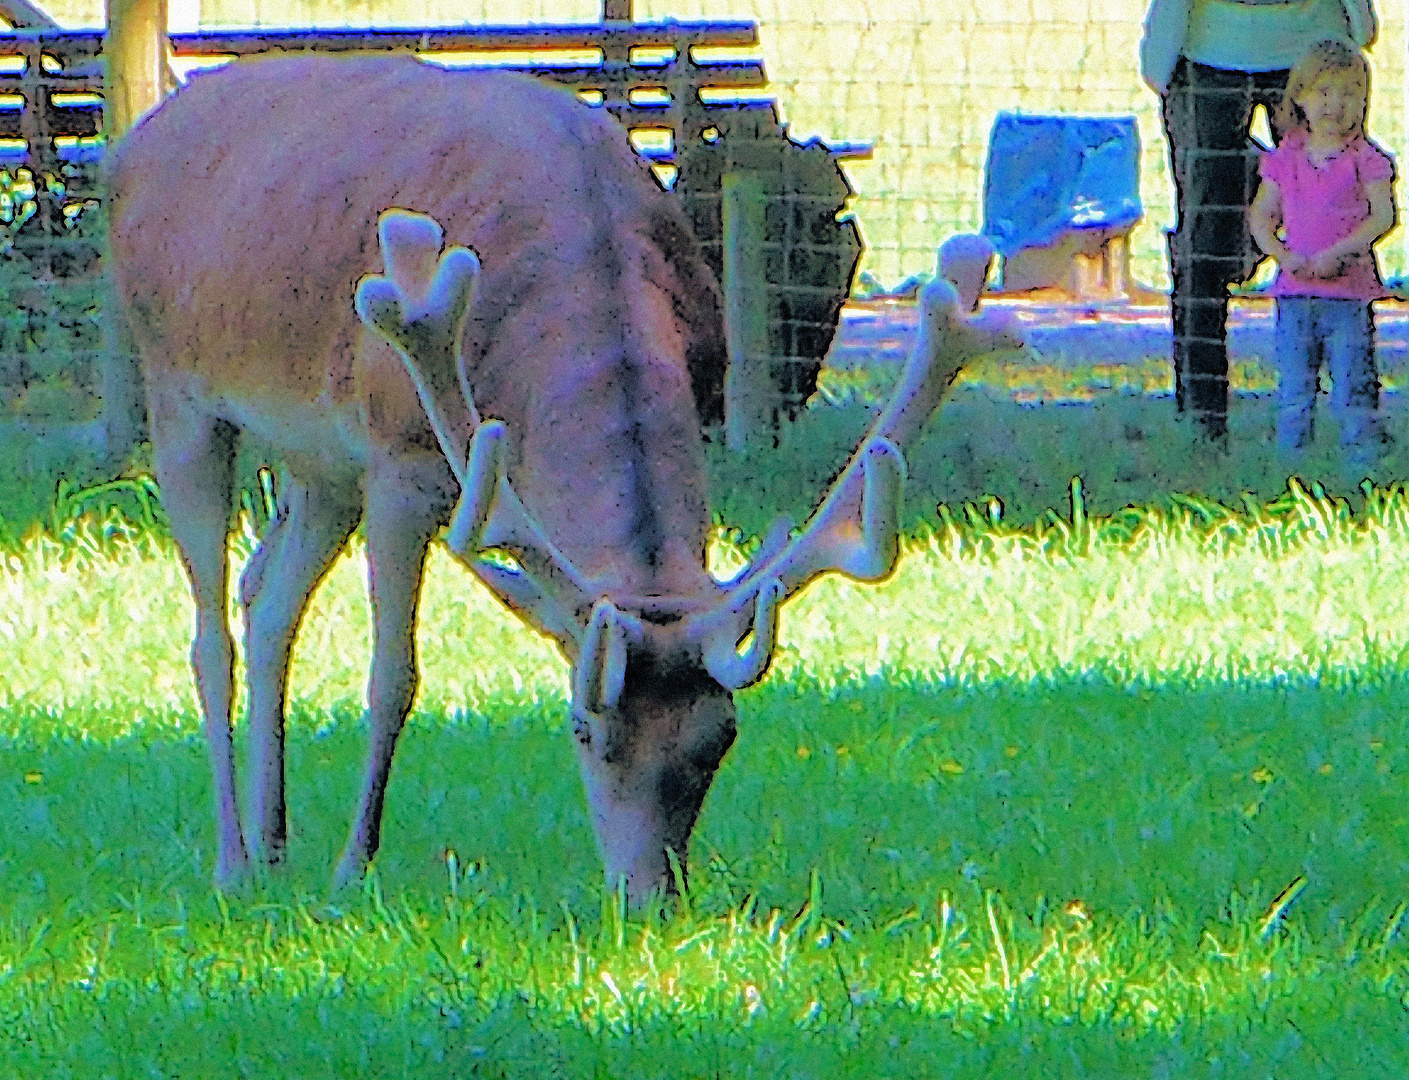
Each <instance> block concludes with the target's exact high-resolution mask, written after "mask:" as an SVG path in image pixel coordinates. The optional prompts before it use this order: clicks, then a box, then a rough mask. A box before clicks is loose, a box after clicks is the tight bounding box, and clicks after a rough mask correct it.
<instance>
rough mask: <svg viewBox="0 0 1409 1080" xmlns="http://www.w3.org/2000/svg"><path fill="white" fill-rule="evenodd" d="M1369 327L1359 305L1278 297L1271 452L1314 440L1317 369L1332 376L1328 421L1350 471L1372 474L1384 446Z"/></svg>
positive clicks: (1363, 304)
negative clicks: (1334, 423)
mask: <svg viewBox="0 0 1409 1080" xmlns="http://www.w3.org/2000/svg"><path fill="white" fill-rule="evenodd" d="M1374 337H1375V324H1374V321H1373V319H1372V317H1371V314H1370V305H1369V304H1368V303H1367V302H1366V301H1364V300H1340V299H1330V298H1326V297H1319V296H1279V297H1278V298H1277V330H1276V336H1275V345H1276V354H1277V368H1278V370H1279V371H1280V373H1281V383H1280V385H1279V386H1278V387H1277V445H1278V446H1279V447H1281V448H1282V449H1283V450H1284V451H1291V450H1299V449H1301V448H1302V447H1305V446H1306V445H1307V444H1309V443H1310V441H1311V437H1312V406H1313V405H1314V404H1315V403H1316V369H1317V368H1318V367H1320V365H1321V361H1322V359H1324V360H1325V362H1326V367H1327V369H1328V370H1329V372H1330V376H1331V400H1330V406H1331V415H1332V416H1333V417H1335V418H1336V419H1337V420H1338V421H1340V432H1341V446H1342V447H1344V448H1345V449H1346V450H1347V451H1348V453H1347V458H1348V459H1351V463H1352V465H1355V466H1364V467H1370V466H1372V465H1373V463H1374V462H1375V460H1376V454H1377V452H1378V451H1379V449H1380V444H1381V442H1382V441H1383V433H1382V432H1381V430H1380V410H1379V404H1380V400H1379V399H1380V381H1379V377H1378V376H1377V374H1376V372H1375V342H1374Z"/></svg>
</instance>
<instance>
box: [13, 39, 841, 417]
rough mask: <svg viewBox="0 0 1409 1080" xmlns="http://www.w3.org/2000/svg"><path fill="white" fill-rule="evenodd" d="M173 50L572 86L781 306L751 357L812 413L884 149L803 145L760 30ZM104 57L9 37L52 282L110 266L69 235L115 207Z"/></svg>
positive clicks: (742, 285)
mask: <svg viewBox="0 0 1409 1080" xmlns="http://www.w3.org/2000/svg"><path fill="white" fill-rule="evenodd" d="M168 41H169V43H170V48H171V53H172V55H173V56H174V57H175V58H176V59H177V60H178V61H179V60H186V61H214V62H217V63H216V64H200V63H194V64H187V65H183V66H185V67H187V68H189V74H188V77H194V78H198V77H199V71H200V70H201V69H202V68H203V67H210V66H217V65H218V62H219V61H220V60H223V59H235V58H237V57H240V56H251V55H259V54H271V53H299V52H320V53H348V52H357V53H368V52H389V53H396V52H400V53H410V54H414V55H417V56H419V57H420V58H421V59H423V60H425V61H427V62H430V63H435V64H441V65H444V66H446V67H479V68H490V69H495V70H514V71H522V72H528V73H532V74H534V75H536V76H539V77H541V78H544V79H548V80H550V81H553V82H557V83H560V84H562V85H564V86H566V87H568V88H570V89H572V90H573V91H575V92H576V93H577V94H578V96H579V97H580V98H581V99H582V100H583V101H584V103H585V104H587V105H589V106H592V107H598V108H602V109H604V110H606V111H607V112H609V113H611V114H612V115H613V116H615V117H616V118H617V119H618V120H619V121H620V122H621V123H622V125H623V126H624V128H625V129H626V133H627V136H628V138H629V139H630V142H631V145H632V147H633V148H634V150H635V151H636V153H637V154H638V155H639V156H640V157H641V158H643V159H644V160H645V161H646V162H647V163H648V164H649V165H650V167H651V170H652V172H653V173H654V175H655V176H656V179H657V181H658V182H659V183H660V185H661V186H662V187H663V188H665V189H667V190H673V191H674V193H675V195H676V197H677V198H679V200H680V202H681V205H682V207H683V209H684V210H685V212H686V215H687V217H688V218H689V219H690V221H691V223H692V225H693V227H694V229H695V233H696V236H697V237H698V239H699V240H700V243H701V246H702V249H703V252H704V255H705V258H706V259H707V260H708V261H709V262H710V263H711V265H712V267H713V269H714V270H715V273H716V275H718V276H719V278H720V280H721V283H722V285H723V286H724V289H725V292H726V294H728V293H731V292H738V291H739V290H745V291H751V290H761V292H760V295H761V296H764V297H766V299H767V303H766V324H765V328H764V331H763V333H764V336H763V337H762V338H761V339H758V340H756V341H755V342H754V343H753V344H752V346H751V347H750V349H749V350H748V351H749V353H750V355H751V358H752V362H754V363H761V364H762V365H764V367H765V369H766V370H767V371H769V372H770V374H771V376H772V381H773V384H774V385H775V386H776V387H777V389H778V392H779V401H778V408H777V410H775V412H777V413H780V414H783V415H789V414H795V413H796V412H797V410H798V409H800V408H801V406H802V405H803V403H804V402H805V401H806V399H807V398H808V397H809V396H810V395H811V394H812V392H813V391H814V390H815V387H816V379H817V371H818V369H819V367H820V365H821V361H822V358H823V357H824V356H825V354H826V352H827V349H828V348H829V347H830V344H831V341H832V338H833V336H834V334H835V331H836V326H837V321H838V318H839V316H840V309H841V305H842V303H843V301H844V300H845V298H846V295H847V293H848V291H849V288H850V283H851V279H852V275H853V273H854V271H855V268H856V265H857V263H858V261H859V258H860V251H861V242H860V236H859V233H858V231H857V228H856V224H855V222H854V221H852V220H850V219H839V215H840V212H841V211H842V210H843V209H844V207H845V205H846V203H847V201H848V199H849V198H850V197H851V196H852V194H853V192H852V190H851V188H850V186H849V185H848V183H847V181H846V179H845V177H844V176H843V174H842V173H841V170H840V169H839V168H838V164H837V162H838V160H839V159H841V158H846V157H864V156H867V155H868V153H869V147H868V146H866V145H862V144H843V145H839V146H827V145H826V144H823V143H821V142H820V141H819V140H815V139H814V140H811V141H810V142H808V143H806V144H798V143H796V142H794V141H792V140H791V139H789V138H788V137H787V131H786V127H785V126H783V125H781V124H780V123H779V120H778V115H777V109H776V105H775V103H774V101H773V99H772V97H771V96H770V95H769V94H768V92H767V86H768V80H767V76H766V74H765V72H764V68H763V63H762V61H761V60H760V59H758V58H757V57H755V56H749V55H747V53H748V51H749V50H752V49H755V48H756V47H757V46H758V31H757V27H756V25H755V24H753V23H746V22H698V23H697V22H676V21H664V22H658V23H637V22H630V21H625V20H615V21H604V22H603V23H600V24H596V25H577V26H543V27H504V26H479V27H457V28H454V29H446V28H398V29H358V30H290V29H281V30H260V31H229V32H199V33H175V34H170V35H168ZM102 50H103V34H102V32H101V31H96V30H61V29H56V28H40V29H24V30H16V31H13V32H10V33H6V34H0V166H3V167H6V168H8V169H9V170H10V172H11V173H12V174H13V173H16V172H17V170H19V169H20V168H26V169H28V170H29V172H30V174H31V175H32V176H34V177H35V178H37V179H36V183H35V186H36V189H37V190H38V195H37V199H38V202H39V203H40V207H39V211H38V213H37V214H36V216H37V217H38V218H39V219H40V220H38V221H37V222H35V223H34V226H35V227H34V228H31V229H29V230H28V235H27V237H26V238H25V239H24V241H23V243H21V241H20V240H18V239H17V240H16V243H15V246H16V248H21V247H23V248H24V249H25V250H26V252H27V253H29V254H30V255H31V256H32V258H33V261H34V265H35V266H36V267H38V268H39V272H38V276H40V277H41V278H46V279H54V278H56V277H57V278H68V277H71V276H73V275H74V274H75V273H80V274H81V273H83V272H96V271H97V259H96V243H95V241H94V240H93V239H92V238H91V237H90V238H87V239H84V240H80V239H79V238H77V237H75V236H72V235H70V234H71V233H72V231H73V230H71V229H69V228H68V225H69V224H70V223H71V222H72V221H73V220H74V218H75V217H76V214H77V211H79V210H81V209H82V208H84V207H86V206H91V205H94V204H95V203H96V201H97V200H98V199H99V198H100V197H101V192H100V191H99V190H98V187H97V177H98V169H97V164H98V162H99V161H100V160H101V156H102V145H103V140H102V133H103V74H104V73H103V63H102ZM739 172H750V173H752V174H754V175H755V176H759V177H762V178H763V190H764V191H765V193H766V201H767V203H768V210H767V212H766V213H765V214H764V215H763V217H762V219H761V220H762V224H763V232H764V234H763V235H762V236H760V237H758V238H757V241H758V243H757V254H756V256H755V257H754V259H753V261H752V262H750V263H749V266H750V280H748V281H742V280H725V278H726V273H725V264H726V258H725V251H724V246H723V243H722V240H723V234H724V231H725V217H726V216H727V212H726V210H725V207H724V204H723V199H722V195H721V192H722V186H723V183H724V177H725V176H726V175H727V174H730V173H739ZM50 178H58V180H59V182H58V183H57V184H55V183H51V182H50ZM85 244H86V245H87V246H86V247H85ZM78 336H79V337H81V338H85V339H86V338H89V337H91V334H90V333H80V334H79V335H78ZM733 336H735V337H736V336H737V335H733ZM76 344H77V343H76ZM84 344H88V342H87V341H86V340H85V342H84ZM3 351H5V350H4V349H3V347H0V352H3ZM78 352H83V353H84V355H83V356H81V357H80V356H79V355H77V353H78ZM87 353H88V350H87V349H82V348H80V349H76V350H74V354H73V355H72V356H71V362H70V363H68V364H67V365H65V372H66V374H67V377H68V378H69V380H70V381H71V382H73V383H74V384H75V385H77V386H79V387H80V388H83V389H89V390H91V389H93V384H94V383H95V381H96V373H95V371H96V369H95V365H94V363H93V362H92V361H91V360H90V358H89V356H88V355H87ZM52 366H53V365H52V364H50V365H45V367H46V369H47V367H52ZM35 370H37V369H36V368H35V365H34V364H33V363H31V362H30V361H29V358H28V357H19V358H16V357H11V356H0V394H3V391H4V390H5V384H8V383H13V381H14V380H15V379H16V378H19V379H21V380H22V381H24V380H25V378H26V374H27V373H30V372H33V371H35Z"/></svg>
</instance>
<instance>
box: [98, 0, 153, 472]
mask: <svg viewBox="0 0 1409 1080" xmlns="http://www.w3.org/2000/svg"><path fill="white" fill-rule="evenodd" d="M104 6H105V9H106V10H105V14H106V17H107V31H106V33H105V34H104V38H103V56H104V59H105V60H106V61H107V74H106V75H105V77H104V88H103V89H104V93H103V99H104V100H103V126H104V129H105V134H106V136H107V141H108V143H109V145H111V144H112V143H114V142H116V141H117V140H118V139H120V138H121V137H122V136H123V135H124V134H125V133H126V132H127V131H128V130H129V129H130V128H131V127H132V125H133V124H135V123H137V121H138V120H139V119H141V117H142V115H143V114H144V113H146V112H148V111H150V110H151V109H154V108H156V107H157V106H158V105H160V104H161V101H162V97H163V95H164V90H165V81H166V73H167V59H166V53H167V38H166V29H167V28H166V22H167V0H105V5H104ZM103 253H104V255H105V256H106V255H107V245H106V243H105V244H104V251H103ZM103 261H104V263H105V265H104V267H103V291H102V304H103V351H102V357H101V360H100V372H99V393H100V394H101V395H102V402H103V414H102V415H103V419H102V424H103V451H104V465H105V467H106V468H107V470H108V471H110V472H118V471H120V470H121V469H122V468H123V467H124V466H125V465H126V464H127V461H128V458H129V457H130V455H131V453H132V451H133V450H134V449H135V448H136V446H137V443H138V441H139V440H140V439H141V438H142V437H143V435H144V434H145V431H144V429H145V427H146V422H145V421H146V411H147V410H146V392H145V391H146V387H145V386H144V385H143V382H142V371H141V367H140V364H139V363H138V359H137V348H136V345H135V343H134V342H133V340H132V334H131V331H130V329H129V328H128V327H127V324H126V321H125V320H124V319H122V318H121V316H120V314H119V309H118V298H117V289H116V285H115V283H114V281H113V277H112V267H111V265H109V264H108V263H109V260H108V259H106V258H105V259H104V260H103Z"/></svg>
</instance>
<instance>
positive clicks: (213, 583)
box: [149, 384, 249, 886]
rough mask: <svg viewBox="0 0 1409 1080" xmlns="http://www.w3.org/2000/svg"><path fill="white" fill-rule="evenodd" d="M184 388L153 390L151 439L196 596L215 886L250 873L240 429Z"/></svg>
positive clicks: (196, 657) (194, 662)
mask: <svg viewBox="0 0 1409 1080" xmlns="http://www.w3.org/2000/svg"><path fill="white" fill-rule="evenodd" d="M181 391H182V388H181V387H180V386H174V385H170V384H168V385H165V386H159V385H158V384H149V393H150V394H151V399H150V400H151V417H150V422H151V433H152V447H153V455H154V465H155V468H156V474H157V482H158V483H159V484H160V485H161V498H162V504H163V505H164V506H165V508H166V512H167V516H168V517H169V518H170V520H171V533H172V537H173V538H174V539H175V541H176V547H177V550H178V551H180V553H181V561H182V563H183V564H184V565H185V568H186V576H187V578H188V579H189V580H190V582H191V595H192V598H193V599H194V600H195V604H196V633H195V639H194V640H193V642H192V644H191V667H192V669H193V671H194V673H195V676H196V691H197V694H198V695H199V696H200V701H201V713H202V715H203V717H204V719H205V734H206V748H207V751H208V753H209V755H210V766H211V777H212V780H213V784H214V794H215V823H216V844H217V848H216V861H215V882H216V884H217V885H221V886H224V885H229V884H232V883H233V882H234V881H235V880H236V879H238V878H239V877H241V876H242V875H243V874H244V873H245V871H246V870H247V868H248V865H249V859H248V857H247V855H246V852H245V843H244V838H243V836H242V835H241V832H240V813H239V807H238V805H237V804H236V801H235V756H234V748H233V745H232V740H231V734H230V708H231V703H232V700H233V697H234V675H233V667H234V645H233V640H232V638H231V635H230V626H229V623H228V621H227V619H226V614H225V608H226V599H227V597H226V585H225V575H226V539H227V537H228V535H229V531H230V511H231V507H232V504H233V499H234V487H235V446H236V442H237V438H236V433H235V429H234V428H233V427H231V426H230V425H229V424H227V423H225V422H224V421H222V420H218V419H216V418H214V417H212V416H210V415H209V414H207V413H205V412H203V411H202V410H201V409H200V408H199V407H198V406H196V405H195V404H193V403H192V402H191V401H190V400H189V399H187V398H186V397H185V396H184V395H183V394H182V392H181Z"/></svg>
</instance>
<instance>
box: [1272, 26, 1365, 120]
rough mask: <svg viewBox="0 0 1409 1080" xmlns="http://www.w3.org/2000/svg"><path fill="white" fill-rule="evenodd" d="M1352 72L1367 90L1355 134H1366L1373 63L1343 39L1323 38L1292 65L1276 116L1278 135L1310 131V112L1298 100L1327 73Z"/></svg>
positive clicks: (1361, 104) (1362, 101)
mask: <svg viewBox="0 0 1409 1080" xmlns="http://www.w3.org/2000/svg"><path fill="white" fill-rule="evenodd" d="M1342 73H1344V74H1349V75H1353V76H1355V77H1356V78H1357V79H1358V80H1359V82H1360V87H1361V89H1362V90H1363V91H1364V93H1363V94H1362V95H1361V102H1360V116H1359V117H1358V118H1357V119H1356V121H1355V134H1356V135H1360V136H1363V135H1364V134H1365V113H1366V111H1367V110H1368V109H1369V107H1370V65H1369V64H1368V63H1367V62H1366V60H1365V54H1364V53H1362V52H1361V51H1360V50H1359V49H1356V48H1352V47H1351V46H1349V45H1346V44H1345V43H1344V42H1340V41H1321V42H1318V43H1317V44H1315V45H1313V46H1312V47H1311V48H1310V49H1308V50H1307V52H1306V54H1305V55H1304V56H1303V57H1302V58H1301V59H1300V60H1298V61H1297V62H1296V63H1295V64H1293V65H1292V70H1291V72H1290V73H1289V74H1288V75H1287V89H1286V91H1285V92H1284V93H1283V94H1282V100H1281V103H1280V104H1278V106H1277V115H1276V116H1275V117H1274V120H1275V121H1276V124H1277V128H1278V133H1277V134H1278V138H1284V137H1285V136H1286V135H1287V133H1288V132H1291V131H1300V132H1301V133H1302V134H1303V135H1306V134H1309V131H1308V128H1307V123H1306V114H1305V113H1303V112H1302V111H1301V109H1300V108H1299V107H1298V106H1297V103H1296V99H1297V98H1299V97H1301V96H1302V95H1303V94H1304V93H1306V91H1307V89H1308V88H1310V87H1311V86H1313V85H1315V83H1316V80H1318V79H1319V78H1321V76H1323V75H1339V74H1342Z"/></svg>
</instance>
